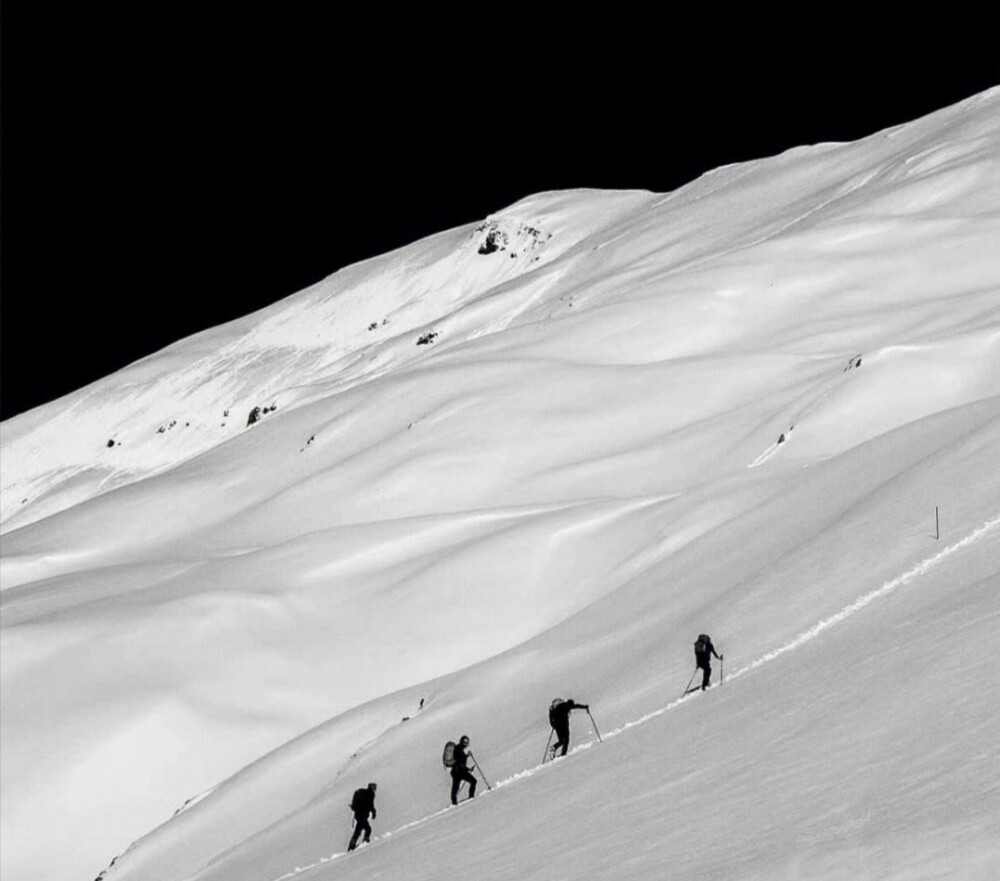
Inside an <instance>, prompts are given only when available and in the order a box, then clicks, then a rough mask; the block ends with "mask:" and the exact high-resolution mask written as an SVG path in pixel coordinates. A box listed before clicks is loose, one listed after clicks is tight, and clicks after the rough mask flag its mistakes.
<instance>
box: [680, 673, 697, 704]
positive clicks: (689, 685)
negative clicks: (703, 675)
mask: <svg viewBox="0 0 1000 881" xmlns="http://www.w3.org/2000/svg"><path fill="white" fill-rule="evenodd" d="M697 675H698V668H697V667H695V668H694V673H692V674H691V678H690V679H689V680H688V684H687V685H685V686H684V692H683V693H682V694H681V697H684V695H685V694H687V693H688V691H690V690H691V683H692V682H694V677H695V676H697Z"/></svg>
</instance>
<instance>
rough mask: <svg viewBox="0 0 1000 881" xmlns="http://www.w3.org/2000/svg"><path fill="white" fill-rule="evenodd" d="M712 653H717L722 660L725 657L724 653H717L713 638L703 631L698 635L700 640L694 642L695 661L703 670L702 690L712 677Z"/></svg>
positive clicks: (716, 655) (706, 686)
mask: <svg viewBox="0 0 1000 881" xmlns="http://www.w3.org/2000/svg"><path fill="white" fill-rule="evenodd" d="M712 655H715V657H717V658H718V659H719V660H720V661H721V660H722V658H723V656H722V655H719V654H716V652H715V646H714V645H712V638H711V637H710V636H708V635H706V634H704V633H702V634H701V635H700V636H699V637H698V641H697V642H696V643H695V644H694V662H695V664H697V665H698V668H699V669H700V670H701V671H702V677H701V690H702V691H704V690H705V689H706V688H708V683H709V680H710V679H711V678H712Z"/></svg>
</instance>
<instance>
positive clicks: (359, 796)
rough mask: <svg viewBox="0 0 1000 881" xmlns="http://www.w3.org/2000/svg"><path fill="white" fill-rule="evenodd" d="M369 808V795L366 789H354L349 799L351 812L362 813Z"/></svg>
mask: <svg viewBox="0 0 1000 881" xmlns="http://www.w3.org/2000/svg"><path fill="white" fill-rule="evenodd" d="M370 807H371V793H370V792H369V790H367V789H355V790H354V797H353V798H352V799H351V810H352V811H364V810H367V809H368V808H370Z"/></svg>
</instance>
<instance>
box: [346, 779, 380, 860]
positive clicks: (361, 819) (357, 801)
mask: <svg viewBox="0 0 1000 881" xmlns="http://www.w3.org/2000/svg"><path fill="white" fill-rule="evenodd" d="M375 789H376V784H374V783H369V784H368V788H367V789H357V790H355V791H354V798H352V799H351V810H352V811H354V834H353V835H352V836H351V843H350V844H349V845H347V850H348V852H350V851H352V850H354V848H356V847H357V846H358V839H359V838H360V837H361V833H362V832H364V834H365V843H366V844H367V843H368V842H369V841H371V840H372V827H371V824H370V823H369V822H368V815H369V814H371V816H372V819H373V820H374V819H375V817H376V816H378V814H377V812H376V811H375Z"/></svg>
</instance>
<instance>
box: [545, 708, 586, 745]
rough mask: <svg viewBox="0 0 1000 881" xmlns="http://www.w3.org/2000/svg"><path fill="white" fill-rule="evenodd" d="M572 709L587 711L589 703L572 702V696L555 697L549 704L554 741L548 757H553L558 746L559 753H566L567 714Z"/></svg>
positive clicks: (567, 738) (567, 743)
mask: <svg viewBox="0 0 1000 881" xmlns="http://www.w3.org/2000/svg"><path fill="white" fill-rule="evenodd" d="M573 710H586V711H587V712H588V713H589V712H590V705H589V704H578V703H574V701H573V699H572V698H570V699H569V700H568V701H564V700H563V699H562V698H561V697H557V698H556V699H555V700H554V701H552V703H551V704H550V705H549V724H550V725H551V726H552V730H553V731H555V733H556V742H555V743H554V744H552V749H551V755H550V756H549V758H552V759H554V758H555V757H556V753H557V752H558V751H559V749H560V748H562V752H561V753H559V755H561V756H564V755H566V751H567V750H568V749H569V714H570V713H571V712H572V711H573Z"/></svg>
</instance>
